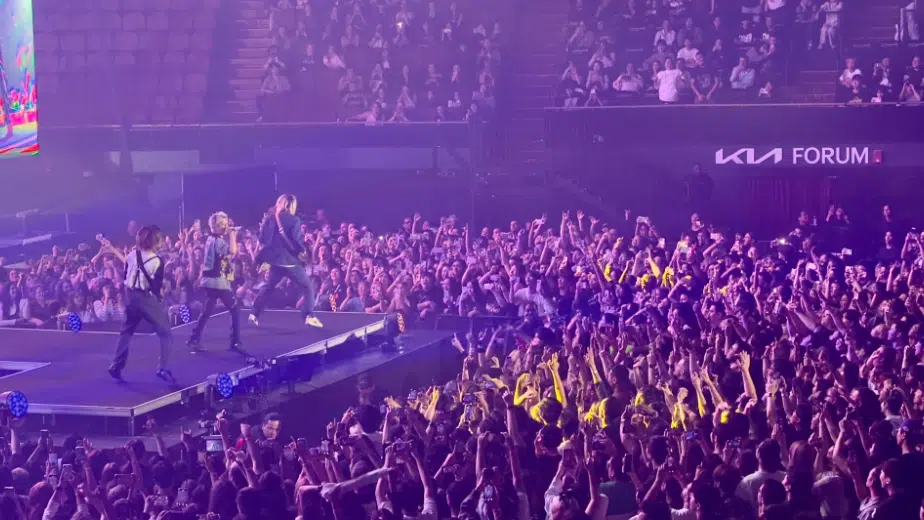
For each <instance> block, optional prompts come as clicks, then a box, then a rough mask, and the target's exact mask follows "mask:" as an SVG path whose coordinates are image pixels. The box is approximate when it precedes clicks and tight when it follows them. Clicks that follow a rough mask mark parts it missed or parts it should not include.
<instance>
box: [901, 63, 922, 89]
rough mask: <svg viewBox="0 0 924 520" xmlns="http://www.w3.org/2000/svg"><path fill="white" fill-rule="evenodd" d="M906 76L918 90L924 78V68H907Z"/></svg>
mask: <svg viewBox="0 0 924 520" xmlns="http://www.w3.org/2000/svg"><path fill="white" fill-rule="evenodd" d="M905 76H907V78H908V81H910V82H911V84H912V85H914V88H916V89H918V90H920V89H921V80H922V79H924V69H920V68H918V69H913V68H911V67H908V69H907V70H905Z"/></svg>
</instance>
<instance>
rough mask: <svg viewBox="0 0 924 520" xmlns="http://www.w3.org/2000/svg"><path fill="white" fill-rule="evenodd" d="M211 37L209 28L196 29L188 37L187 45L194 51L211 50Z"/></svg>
mask: <svg viewBox="0 0 924 520" xmlns="http://www.w3.org/2000/svg"><path fill="white" fill-rule="evenodd" d="M212 39H213V38H212V31H211V29H199V30H196V31H195V32H193V33H192V35H191V36H190V38H189V47H190V48H191V49H193V50H196V51H210V50H212Z"/></svg>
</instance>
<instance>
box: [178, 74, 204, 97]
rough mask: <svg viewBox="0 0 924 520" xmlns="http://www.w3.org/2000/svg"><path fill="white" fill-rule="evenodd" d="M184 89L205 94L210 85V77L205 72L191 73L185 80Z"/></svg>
mask: <svg viewBox="0 0 924 520" xmlns="http://www.w3.org/2000/svg"><path fill="white" fill-rule="evenodd" d="M184 87H185V88H184V90H185V91H186V92H189V93H192V94H203V93H205V89H206V88H207V87H208V79H207V78H206V77H205V75H204V74H189V75H188V76H186V80H185V81H184Z"/></svg>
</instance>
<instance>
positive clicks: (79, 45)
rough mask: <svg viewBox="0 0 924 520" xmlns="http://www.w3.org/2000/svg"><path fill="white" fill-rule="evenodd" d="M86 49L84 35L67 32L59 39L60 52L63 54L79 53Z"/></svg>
mask: <svg viewBox="0 0 924 520" xmlns="http://www.w3.org/2000/svg"><path fill="white" fill-rule="evenodd" d="M86 48H87V42H86V39H85V38H84V33H78V32H68V33H65V34H64V36H62V37H61V50H63V51H65V52H80V51H84V50H86Z"/></svg>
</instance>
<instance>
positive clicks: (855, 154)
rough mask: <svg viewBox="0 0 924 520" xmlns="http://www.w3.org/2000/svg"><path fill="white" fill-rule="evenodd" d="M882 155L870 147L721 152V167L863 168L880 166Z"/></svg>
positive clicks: (718, 154)
mask: <svg viewBox="0 0 924 520" xmlns="http://www.w3.org/2000/svg"><path fill="white" fill-rule="evenodd" d="M881 160H882V155H881V153H880V152H879V151H878V150H871V149H870V148H869V147H856V146H837V147H811V146H810V147H787V148H719V149H718V150H716V152H715V163H716V164H717V165H729V164H731V165H736V166H758V165H766V166H772V165H781V166H815V165H830V166H838V165H840V166H863V165H867V164H879V163H880V162H881Z"/></svg>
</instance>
